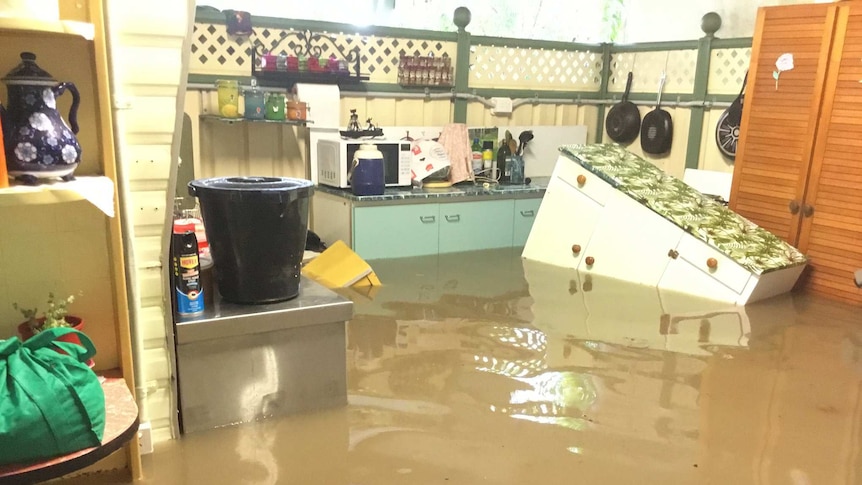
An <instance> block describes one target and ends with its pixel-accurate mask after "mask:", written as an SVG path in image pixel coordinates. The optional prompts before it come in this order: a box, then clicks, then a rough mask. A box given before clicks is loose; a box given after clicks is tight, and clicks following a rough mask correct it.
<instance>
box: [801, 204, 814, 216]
mask: <svg viewBox="0 0 862 485" xmlns="http://www.w3.org/2000/svg"><path fill="white" fill-rule="evenodd" d="M802 215H803V216H805V217H811V216H813V215H814V206H812V205H810V204H805V205H803V206H802Z"/></svg>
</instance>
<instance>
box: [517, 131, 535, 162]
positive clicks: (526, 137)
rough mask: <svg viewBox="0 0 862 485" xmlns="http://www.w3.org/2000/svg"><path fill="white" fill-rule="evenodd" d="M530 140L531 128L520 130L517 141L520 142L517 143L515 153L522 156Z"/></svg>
mask: <svg viewBox="0 0 862 485" xmlns="http://www.w3.org/2000/svg"><path fill="white" fill-rule="evenodd" d="M532 140H533V130H525V131H522V132H521V134H520V135H518V141H519V142H520V143H519V144H518V151H517V152H516V154H517V155H520V156H523V155H524V150H526V149H527V143H529V142H531V141H532Z"/></svg>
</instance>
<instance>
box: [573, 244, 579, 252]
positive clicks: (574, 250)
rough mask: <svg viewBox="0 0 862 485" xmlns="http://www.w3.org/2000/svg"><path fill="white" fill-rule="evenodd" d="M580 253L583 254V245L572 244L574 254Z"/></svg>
mask: <svg viewBox="0 0 862 485" xmlns="http://www.w3.org/2000/svg"><path fill="white" fill-rule="evenodd" d="M580 252H581V245H580V244H572V253H574V254H578V253H580Z"/></svg>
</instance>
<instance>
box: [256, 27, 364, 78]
mask: <svg viewBox="0 0 862 485" xmlns="http://www.w3.org/2000/svg"><path fill="white" fill-rule="evenodd" d="M282 44H284V45H285V46H291V47H290V49H291V51H288V50H285V49H284V48H282V49H279V47H280V46H282ZM262 47H263V45H262V44H257V45H256V46H255V48H254V49H252V51H251V75H252V77H254V78H256V79H257V80H258V83H259V84H260V85H261V86H267V87H280V88H284V87H288V88H289V87H291V86H292V85H293V84H295V83H297V82H307V83H323V84H339V85H342V84H358V83H360V82H362V81H367V80H368V79H369V76H368V75H365V74H362V69H361V68H362V59H361V56H360V55H359V47H356V48H354V49H352V50H349V51H346V52H345V51H344V50H342V48H341V47H339V46H338V45H337V44H336V43H335V40H334V39H333V38H331V37H329V36H326V35H322V34H316V33H313V32H311V31H304V32H291V33H290V34H287V35H286V36H285V37H283V38H282V39H281V40H279V41H278V43H276V44H275V45H273V46H272V47H271V48H270V49H269V50H266V51H263V50H260V49H261V48H262ZM327 54H328V55H327Z"/></svg>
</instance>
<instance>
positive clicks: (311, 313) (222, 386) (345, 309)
mask: <svg viewBox="0 0 862 485" xmlns="http://www.w3.org/2000/svg"><path fill="white" fill-rule="evenodd" d="M352 316H353V302H351V301H350V300H348V299H346V298H344V297H342V296H340V295H337V294H335V293H333V292H332V291H330V290H329V289H327V288H324V287H323V286H321V285H319V284H318V283H315V282H314V281H312V280H309V279H306V278H302V280H301V282H300V291H299V296H297V297H296V298H294V299H292V300H288V301H285V302H280V303H272V304H265V305H237V304H234V303H229V302H225V301H223V300H219V298H218V297H217V298H216V303H215V304H213V305H211V308H210V309H208V310H207V311H206V312H204V313H203V314H202V315H198V316H194V317H186V318H183V319H181V320H180V321H178V322H177V324H176V341H177V373H178V385H179V390H180V410H181V423H182V431H183V432H184V433H191V432H195V431H202V430H207V429H212V428H217V427H221V426H228V425H232V424H237V423H244V422H250V421H257V420H261V419H267V418H271V417H274V416H283V415H290V414H295V413H300V412H308V411H318V410H323V409H329V408H333V407H339V406H344V405H346V404H347V371H346V368H347V364H346V354H345V352H344V349H345V348H346V341H345V325H346V323H347V320H349V319H350V318H352Z"/></svg>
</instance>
